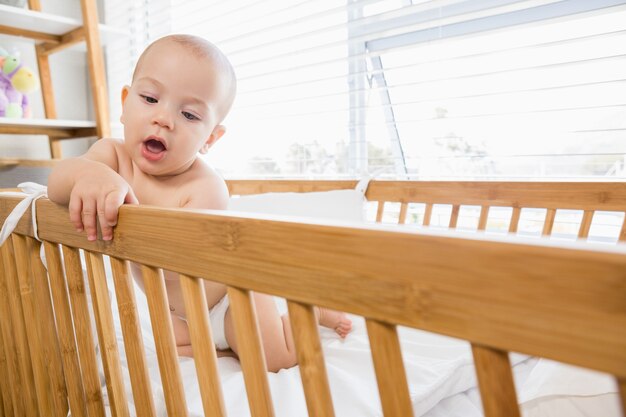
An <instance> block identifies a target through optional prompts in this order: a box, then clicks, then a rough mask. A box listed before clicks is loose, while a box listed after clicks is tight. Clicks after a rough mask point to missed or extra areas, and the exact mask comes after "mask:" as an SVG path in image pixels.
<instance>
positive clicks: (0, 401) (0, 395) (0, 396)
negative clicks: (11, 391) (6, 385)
mask: <svg viewBox="0 0 626 417" xmlns="http://www.w3.org/2000/svg"><path fill="white" fill-rule="evenodd" d="M1 339H2V338H1V337H0V343H1V342H2V340H1ZM7 393H8V391H7ZM4 396H5V394H4V389H3V386H2V382H0V417H4V416H5V411H4V406H5V404H4Z"/></svg>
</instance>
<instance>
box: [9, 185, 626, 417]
mask: <svg viewBox="0 0 626 417" xmlns="http://www.w3.org/2000/svg"><path fill="white" fill-rule="evenodd" d="M355 184H356V181H251V180H240V181H230V182H229V188H230V191H231V194H240V195H244V194H253V193H264V192H270V191H272V192H286V191H296V192H308V191H327V190H334V189H350V188H354V186H355ZM366 196H367V199H368V201H370V202H375V203H377V209H376V210H375V218H376V221H377V222H379V223H380V222H386V221H388V219H390V218H393V219H395V220H396V221H397V222H398V223H401V224H402V223H415V227H411V226H410V225H404V226H396V225H389V226H386V225H375V224H374V225H371V224H365V225H363V226H359V225H356V224H349V225H340V224H336V222H335V223H333V224H332V225H327V224H323V223H320V222H319V221H310V222H309V221H306V220H305V219H299V220H294V219H284V220H280V219H276V218H271V219H265V218H264V216H263V215H254V214H250V215H233V214H232V213H230V212H210V213H207V212H202V211H180V210H167V209H159V208H154V207H147V206H143V207H140V206H124V207H122V208H121V211H120V218H119V223H118V226H117V227H116V230H115V235H114V239H113V241H112V242H108V243H105V242H102V241H97V242H88V241H87V240H86V238H85V236H84V235H82V234H79V233H76V232H75V231H74V228H73V227H72V225H71V224H70V222H69V216H68V213H67V210H66V209H65V208H62V207H59V206H57V205H55V204H53V203H51V202H50V201H48V200H45V199H41V200H39V201H38V202H37V203H36V204H37V214H36V216H37V224H38V235H39V238H40V239H41V240H42V241H43V247H44V250H45V255H46V261H47V269H46V267H44V265H43V264H42V262H41V259H40V245H41V244H40V242H38V241H37V240H35V238H34V233H33V226H32V224H31V215H30V212H27V213H26V215H25V216H23V218H22V220H21V221H20V223H19V224H18V227H17V228H16V230H15V231H14V233H13V235H12V237H11V238H10V239H9V240H7V242H6V243H5V244H4V245H3V246H2V256H1V257H0V262H1V264H0V324H1V332H0V397H1V398H0V417H5V416H6V417H9V416H65V415H66V414H67V412H68V408H69V409H71V413H72V416H87V415H89V416H104V413H105V411H104V409H105V407H104V400H103V393H102V389H101V387H100V380H99V376H98V364H97V362H96V361H97V358H96V353H95V348H94V341H93V339H92V337H91V328H90V327H91V325H90V320H89V318H88V300H87V297H91V299H92V306H93V310H94V312H95V319H96V325H97V326H96V327H97V335H98V340H99V347H100V350H101V356H102V362H103V368H104V374H105V377H106V388H107V393H108V403H109V404H108V405H109V407H110V409H111V412H112V414H113V415H114V416H118V417H121V416H127V415H129V407H128V399H127V398H126V393H125V389H124V387H123V386H122V385H123V382H122V376H121V371H120V356H119V350H118V346H117V343H116V339H115V336H114V334H113V333H114V329H113V322H112V320H113V319H112V311H111V306H110V302H109V298H108V297H109V289H108V288H107V284H106V279H105V272H104V266H103V255H108V256H109V257H110V259H111V267H112V270H113V280H114V282H115V288H114V294H115V296H116V297H117V303H118V305H119V315H120V319H121V322H122V329H123V334H124V342H125V350H126V355H127V358H128V364H129V372H130V380H131V383H132V393H133V396H134V399H135V401H134V403H135V404H136V413H137V415H139V416H153V415H155V406H154V400H153V393H152V391H151V387H150V384H149V383H148V382H147V380H148V378H147V371H146V363H145V358H144V352H143V342H142V338H141V336H140V335H139V329H138V320H139V319H138V317H137V310H136V308H135V295H134V293H133V286H132V285H131V284H132V281H131V278H130V277H129V269H128V261H133V262H138V263H140V264H142V270H143V274H144V277H145V286H146V295H147V300H148V305H149V309H150V316H151V317H150V318H151V321H152V323H153V331H154V337H155V341H156V347H157V353H158V360H159V368H160V372H161V378H162V384H163V388H164V394H165V403H166V406H167V411H168V415H170V416H179V415H180V416H185V415H187V409H186V403H185V397H184V393H183V391H182V385H181V381H180V371H179V368H178V366H179V362H178V361H177V356H176V348H175V344H174V340H173V335H172V327H171V321H170V315H169V309H168V302H167V297H166V294H165V289H164V288H165V287H164V283H163V280H162V269H167V270H172V271H176V272H178V273H180V274H181V275H180V277H181V278H180V279H181V284H182V288H183V293H184V298H185V303H186V310H187V312H188V318H189V326H190V330H191V336H192V344H193V348H194V352H195V361H196V367H197V370H198V381H199V384H200V387H201V394H202V402H203V406H204V412H205V414H206V415H207V416H223V415H225V408H224V403H223V400H222V392H221V389H222V388H221V386H220V383H219V376H218V374H217V365H216V363H217V358H216V355H215V350H214V349H213V343H212V335H211V330H210V326H209V322H208V315H207V308H206V300H205V299H204V293H203V292H202V291H200V289H201V287H202V282H203V278H209V279H211V280H215V281H220V282H223V283H225V284H227V285H228V287H229V289H228V294H229V297H230V299H231V308H232V311H233V316H234V320H235V324H236V335H237V337H238V338H241V339H243V338H245V339H246V340H247V343H245V344H243V346H242V352H241V356H240V361H241V366H242V369H243V372H244V376H245V384H246V390H247V393H248V400H249V406H250V410H251V414H252V415H253V416H255V417H256V416H271V415H273V409H272V401H271V397H270V390H269V388H268V384H267V372H266V369H265V365H264V360H263V353H262V351H261V344H260V340H259V337H258V330H257V327H256V319H255V312H254V308H253V304H252V302H251V295H250V291H259V292H264V293H269V294H274V295H277V296H281V297H284V298H286V299H287V300H288V307H289V314H290V318H291V321H292V323H293V324H294V338H295V342H296V348H297V355H298V360H299V367H300V373H301V375H302V384H303V389H304V392H305V397H306V402H307V408H308V410H309V415H311V416H332V415H334V411H333V402H332V401H333V400H332V399H331V396H330V390H329V385H328V381H327V378H326V370H325V366H324V357H323V354H322V350H321V348H320V340H319V336H318V328H317V325H316V322H315V318H314V313H313V307H312V306H313V305H318V306H323V307H328V308H332V309H337V310H342V311H346V312H350V313H354V314H358V315H361V316H364V317H365V318H366V324H367V332H368V336H369V339H370V343H371V351H372V358H373V361H374V367H375V371H376V378H377V382H378V387H379V388H378V389H379V394H380V398H381V405H382V409H383V412H384V415H385V416H410V415H412V406H411V402H410V399H409V392H408V388H407V382H406V374H405V370H404V367H403V361H402V356H401V351H400V344H399V340H398V334H397V328H396V326H397V325H403V326H409V327H414V328H418V329H423V330H427V331H431V332H436V333H441V334H444V335H449V336H453V337H456V338H461V339H465V340H467V341H469V342H470V343H471V346H472V352H473V356H474V361H475V364H476V373H477V376H478V382H479V386H480V391H481V397H482V401H483V407H484V412H485V415H486V416H488V417H496V416H498V417H504V416H519V415H520V414H519V413H520V412H519V408H518V402H517V399H516V393H515V387H514V383H513V378H512V375H511V366H510V363H509V356H508V352H510V351H514V352H521V353H525V354H530V355H537V356H541V357H546V358H551V359H555V360H558V361H562V362H565V363H571V364H575V365H578V366H581V367H586V368H591V369H595V370H599V371H602V372H606V373H610V374H612V375H614V376H615V378H616V380H617V382H618V386H619V390H620V391H619V395H620V398H621V403H622V410H624V409H625V408H626V249H625V247H624V246H623V244H621V243H617V244H616V245H606V244H598V243H590V242H583V240H585V238H587V236H588V235H589V232H590V229H591V228H592V226H593V221H594V215H597V213H599V212H601V211H602V212H603V211H610V212H619V213H624V212H626V184H624V183H545V182H544V183H538V182H532V183H531V182H411V181H372V182H371V183H370V185H369V188H368V190H367V194H366ZM19 201H20V198H17V197H7V196H2V197H0V222H4V219H5V218H6V217H7V216H8V214H9V213H10V212H11V210H12V209H13V208H14V206H15V205H16V204H17V203H18V202H19ZM415 203H419V204H420V206H419V210H417V209H416V207H417V206H416V205H415ZM441 204H447V205H449V210H448V212H449V213H448V215H447V216H448V217H447V219H448V220H447V222H446V223H447V224H443V226H446V227H448V228H452V229H454V228H455V227H457V226H458V225H459V219H461V218H462V215H463V214H462V213H463V211H464V210H465V208H466V207H468V206H471V207H473V208H474V209H475V210H477V216H476V217H477V222H476V225H475V228H476V229H477V230H479V231H481V230H489V229H490V226H489V225H490V221H491V218H492V216H491V215H490V213H493V212H494V211H495V210H496V208H498V209H499V208H500V207H508V208H510V209H509V213H510V218H509V219H508V220H507V221H506V223H507V226H506V230H508V231H509V232H510V234H509V235H507V236H504V235H503V234H502V233H501V234H500V235H496V234H488V233H482V232H479V233H473V234H471V233H462V232H458V231H447V232H446V231H439V232H430V231H429V230H430V229H432V226H431V227H427V226H428V225H431V224H432V223H433V221H432V220H433V213H434V212H436V211H437V209H438V208H439V206H438V205H441ZM525 208H541V209H545V215H543V219H542V222H541V223H542V225H541V228H540V234H541V235H551V233H552V231H553V228H554V225H555V219H556V218H557V216H558V214H559V210H563V209H566V210H578V211H580V212H581V215H580V222H579V224H577V225H576V228H577V232H576V235H577V236H578V238H579V239H578V241H576V242H561V241H560V240H558V239H552V240H549V239H548V238H546V237H544V238H535V239H534V240H533V239H524V238H521V237H519V236H511V234H514V233H516V232H518V227H519V225H520V219H521V218H523V215H522V214H523V209H525ZM389 210H392V213H391V214H389ZM416 210H417V211H416ZM416 213H417V214H416ZM418 223H419V224H418ZM438 224H439V227H438V229H441V228H443V226H442V223H441V222H439V223H438ZM625 225H626V222H625V221H624V220H623V217H622V220H621V223H620V224H618V225H617V230H618V232H617V236H616V239H615V240H619V241H624V240H626V226H625ZM418 226H421V227H418ZM506 230H505V231H506ZM79 249H82V250H84V254H85V259H86V263H87V270H88V280H89V284H90V285H89V286H90V288H91V294H87V293H86V291H85V288H86V287H85V284H84V281H83V275H82V266H81V261H80V256H79ZM196 277H202V278H196ZM335 400H337V399H335Z"/></svg>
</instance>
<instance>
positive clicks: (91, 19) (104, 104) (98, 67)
mask: <svg viewBox="0 0 626 417" xmlns="http://www.w3.org/2000/svg"><path fill="white" fill-rule="evenodd" d="M80 6H81V10H82V13H83V27H84V28H85V43H86V44H87V62H88V64H89V75H90V79H91V96H92V98H93V101H94V115H95V119H96V126H97V130H98V137H101V138H102V137H109V136H111V128H110V118H109V103H108V102H109V98H108V92H107V84H106V74H105V70H104V56H103V54H102V46H101V43H100V30H99V28H98V9H97V4H96V2H95V1H93V0H80Z"/></svg>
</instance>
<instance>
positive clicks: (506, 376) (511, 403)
mask: <svg viewBox="0 0 626 417" xmlns="http://www.w3.org/2000/svg"><path fill="white" fill-rule="evenodd" d="M472 353H473V356H474V366H475V367H476V376H477V377H478V386H479V388H480V395H481V398H482V402H483V411H484V413H485V417H519V416H520V411H519V407H518V405H517V396H516V394H515V385H514V383H513V373H512V371H511V364H510V362H509V354H508V352H505V351H502V350H497V349H492V348H488V347H484V346H478V345H472Z"/></svg>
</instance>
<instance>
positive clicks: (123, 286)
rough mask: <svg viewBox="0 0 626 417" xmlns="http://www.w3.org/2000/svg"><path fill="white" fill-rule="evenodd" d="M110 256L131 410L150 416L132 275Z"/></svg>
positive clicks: (151, 406) (141, 416) (149, 391)
mask: <svg viewBox="0 0 626 417" xmlns="http://www.w3.org/2000/svg"><path fill="white" fill-rule="evenodd" d="M110 259H111V270H112V272H113V280H114V283H115V296H116V297H117V307H118V311H119V315H120V322H121V325H122V334H123V335H124V350H125V351H126V362H127V363H128V372H129V374H130V383H131V386H132V389H133V397H134V403H135V410H136V412H137V416H139V417H152V416H154V415H156V409H155V406H154V399H153V398H152V389H151V386H150V385H151V384H150V376H149V374H148V365H147V363H146V354H145V349H144V345H143V338H142V335H141V326H140V324H139V315H138V313H137V303H136V302H135V292H134V290H133V281H132V277H131V276H130V273H129V271H128V262H127V261H124V260H122V259H119V258H115V257H112V258H110Z"/></svg>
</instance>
